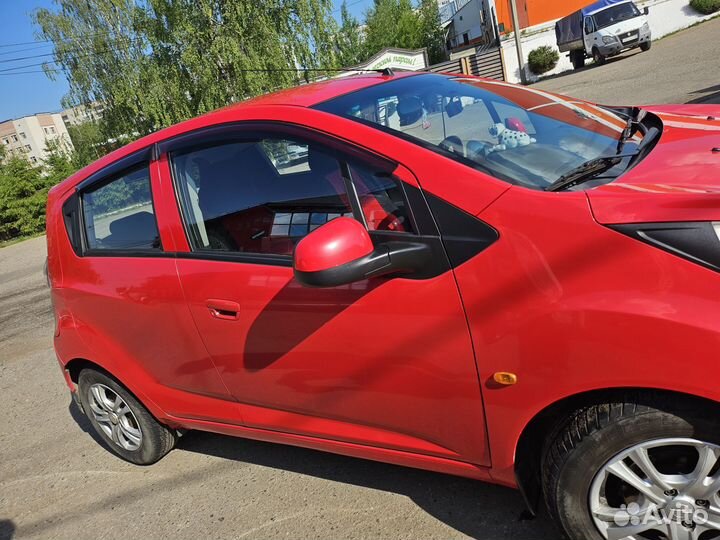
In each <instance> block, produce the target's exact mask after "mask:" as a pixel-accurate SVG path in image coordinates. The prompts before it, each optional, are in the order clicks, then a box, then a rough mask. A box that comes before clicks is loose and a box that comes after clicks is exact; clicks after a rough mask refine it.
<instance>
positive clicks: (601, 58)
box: [593, 47, 607, 66]
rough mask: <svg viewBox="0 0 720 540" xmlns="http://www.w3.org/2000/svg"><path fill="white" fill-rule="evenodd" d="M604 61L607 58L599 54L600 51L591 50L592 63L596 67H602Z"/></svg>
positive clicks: (596, 49)
mask: <svg viewBox="0 0 720 540" xmlns="http://www.w3.org/2000/svg"><path fill="white" fill-rule="evenodd" d="M606 60H607V58H606V57H605V55H603V54H602V53H601V52H600V49H598V48H597V47H595V48H594V49H593V62H595V63H596V64H597V65H598V66H602V65H603V64H605V61H606Z"/></svg>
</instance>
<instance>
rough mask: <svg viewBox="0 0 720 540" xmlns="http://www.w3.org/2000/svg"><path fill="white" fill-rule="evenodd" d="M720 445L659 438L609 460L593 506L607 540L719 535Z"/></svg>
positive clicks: (700, 539) (593, 491)
mask: <svg viewBox="0 0 720 540" xmlns="http://www.w3.org/2000/svg"><path fill="white" fill-rule="evenodd" d="M718 458H720V446H718V445H716V444H711V443H708V442H704V441H699V440H696V439H688V438H669V439H656V440H652V441H647V442H644V443H641V444H638V445H635V446H633V447H631V448H629V449H627V450H624V451H623V452H621V453H620V454H618V455H616V456H615V457H613V458H612V459H611V460H609V461H608V462H607V463H606V464H605V465H604V466H603V467H602V469H601V470H600V471H599V472H598V473H597V475H596V476H595V478H594V479H593V482H592V484H591V487H590V494H589V501H588V503H589V510H590V514H591V516H592V518H593V521H594V522H595V525H596V526H597V528H598V530H599V531H600V533H601V534H602V535H603V537H604V538H606V539H607V540H646V539H647V540H711V539H714V538H719V539H720V493H719V492H720V471H719V470H718V469H720V461H719V460H718Z"/></svg>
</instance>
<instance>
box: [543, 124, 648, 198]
mask: <svg viewBox="0 0 720 540" xmlns="http://www.w3.org/2000/svg"><path fill="white" fill-rule="evenodd" d="M659 136H660V130H659V129H658V128H656V127H651V128H650V129H648V130H647V133H645V136H644V137H643V140H642V141H640V144H638V145H637V148H635V150H633V151H632V152H627V153H624V154H623V153H620V152H618V153H617V154H615V155H612V156H600V157H596V158H594V159H591V160H589V161H586V162H585V163H583V164H581V165H579V166H578V167H575V168H574V169H572V170H570V171H568V172H566V173H565V174H563V175H562V176H561V177H560V178H558V179H557V180H555V181H554V182H553V183H552V184H550V185H549V186H547V187H546V188H545V191H560V190H561V189H567V188H571V187H574V186H577V185H578V184H582V183H583V182H587V181H588V180H592V179H593V178H595V177H596V176H599V175H600V174H602V173H604V172H606V171H609V170H610V169H612V168H613V167H614V166H615V165H617V164H618V163H620V162H621V161H622V160H623V158H628V157H629V158H631V160H630V164H632V162H633V161H634V160H636V159H637V157H638V156H639V155H640V154H642V153H643V152H644V151H645V150H646V149H647V148H648V147H649V145H650V144H651V143H652V142H653V141H654V140H655V139H657V138H658V137H659ZM630 164H629V165H630Z"/></svg>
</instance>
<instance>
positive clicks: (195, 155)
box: [170, 137, 412, 255]
mask: <svg viewBox="0 0 720 540" xmlns="http://www.w3.org/2000/svg"><path fill="white" fill-rule="evenodd" d="M170 160H171V163H172V169H173V175H174V178H175V181H176V183H177V186H178V191H179V192H180V195H181V197H180V201H181V205H182V210H183V217H184V220H185V224H186V228H187V230H188V235H189V237H190V243H191V245H192V247H193V249H195V250H212V251H226V252H240V253H254V254H272V255H291V254H292V252H293V249H294V247H295V245H296V244H297V242H298V241H299V240H300V239H301V238H302V237H303V236H305V235H306V234H308V233H309V232H311V231H313V230H315V229H317V228H318V227H320V226H321V225H323V224H325V223H327V222H328V221H331V220H333V219H335V218H338V217H341V216H350V217H353V216H354V214H353V204H352V202H351V199H350V196H349V195H348V193H347V188H346V186H347V183H346V179H349V180H350V181H351V182H353V183H354V185H355V191H356V192H357V195H358V199H359V202H360V210H361V211H362V212H363V213H364V215H365V221H366V222H367V225H368V229H369V230H371V231H373V230H383V231H395V232H412V224H411V221H410V219H409V216H408V210H407V206H406V203H405V200H404V198H403V197H404V196H403V192H402V189H401V187H400V185H399V183H398V180H397V179H395V178H393V177H391V176H389V175H387V174H386V173H381V172H379V171H376V170H374V169H373V167H371V166H369V165H366V164H364V163H362V162H361V161H359V160H357V159H351V160H346V159H344V158H342V157H340V156H339V155H338V152H337V151H335V150H334V149H330V148H326V147H325V146H323V145H321V144H317V143H315V142H308V141H304V140H297V139H292V138H282V137H263V138H260V139H259V140H252V141H234V142H229V143H223V144H217V145H214V146H208V147H201V148H197V149H192V150H189V151H178V152H172V153H171V155H170Z"/></svg>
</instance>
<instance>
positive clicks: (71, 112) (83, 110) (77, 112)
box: [60, 101, 105, 126]
mask: <svg viewBox="0 0 720 540" xmlns="http://www.w3.org/2000/svg"><path fill="white" fill-rule="evenodd" d="M104 110H105V107H103V105H102V103H100V102H98V101H94V102H92V103H88V104H87V105H78V106H77V107H71V108H69V109H65V110H64V111H62V112H61V113H60V116H62V119H63V121H64V122H65V125H67V126H78V125H80V124H84V123H85V122H97V121H98V120H100V118H102V115H103V111H104Z"/></svg>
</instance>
